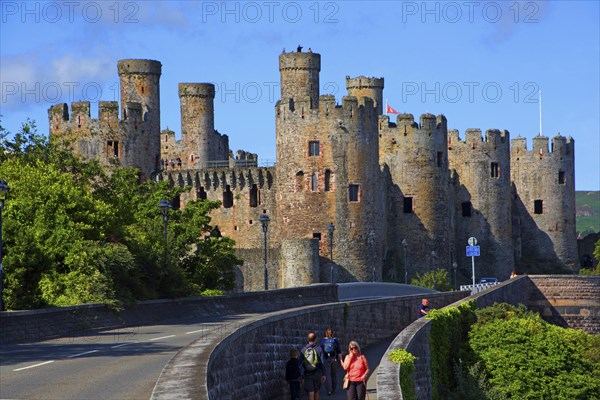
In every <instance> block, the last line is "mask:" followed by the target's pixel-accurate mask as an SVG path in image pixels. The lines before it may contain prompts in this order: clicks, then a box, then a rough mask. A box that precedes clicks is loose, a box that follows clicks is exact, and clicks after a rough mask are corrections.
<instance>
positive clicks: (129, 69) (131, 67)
mask: <svg viewBox="0 0 600 400" xmlns="http://www.w3.org/2000/svg"><path fill="white" fill-rule="evenodd" d="M117 70H118V71H119V75H128V74H136V75H160V74H161V73H162V64H161V63H160V61H155V60H144V59H125V60H119V61H118V63H117Z"/></svg>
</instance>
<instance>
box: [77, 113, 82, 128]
mask: <svg viewBox="0 0 600 400" xmlns="http://www.w3.org/2000/svg"><path fill="white" fill-rule="evenodd" d="M77 127H78V128H81V115H79V116H78V117H77Z"/></svg>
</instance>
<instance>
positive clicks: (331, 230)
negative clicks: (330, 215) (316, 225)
mask: <svg viewBox="0 0 600 400" xmlns="http://www.w3.org/2000/svg"><path fill="white" fill-rule="evenodd" d="M327 231H328V232H329V274H330V282H331V284H332V285H333V231H335V226H334V225H333V222H331V223H330V224H329V226H328V227H327Z"/></svg>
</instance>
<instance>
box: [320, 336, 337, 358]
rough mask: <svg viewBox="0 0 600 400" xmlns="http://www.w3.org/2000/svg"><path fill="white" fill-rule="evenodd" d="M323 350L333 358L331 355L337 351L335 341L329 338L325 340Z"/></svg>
mask: <svg viewBox="0 0 600 400" xmlns="http://www.w3.org/2000/svg"><path fill="white" fill-rule="evenodd" d="M323 350H324V351H325V353H327V355H328V356H331V354H332V353H333V352H334V351H335V339H334V338H327V339H325V340H323Z"/></svg>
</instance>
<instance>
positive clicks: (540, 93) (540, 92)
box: [538, 90, 542, 136]
mask: <svg viewBox="0 0 600 400" xmlns="http://www.w3.org/2000/svg"><path fill="white" fill-rule="evenodd" d="M538 95H539V103H540V136H542V91H541V90H540V91H539V92H538Z"/></svg>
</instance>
